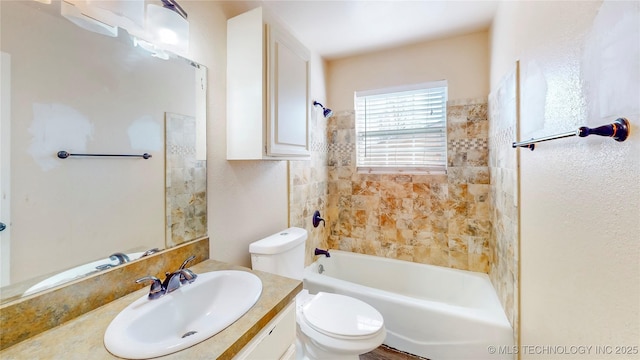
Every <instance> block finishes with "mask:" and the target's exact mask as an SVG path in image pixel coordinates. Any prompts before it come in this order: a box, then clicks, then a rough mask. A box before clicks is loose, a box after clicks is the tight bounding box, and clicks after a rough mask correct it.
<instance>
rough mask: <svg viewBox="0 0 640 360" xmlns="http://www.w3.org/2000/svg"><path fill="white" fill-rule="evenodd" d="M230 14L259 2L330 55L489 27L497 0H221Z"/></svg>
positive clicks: (316, 48)
mask: <svg viewBox="0 0 640 360" xmlns="http://www.w3.org/2000/svg"><path fill="white" fill-rule="evenodd" d="M224 6H225V12H226V13H227V15H229V16H230V17H231V16H235V15H237V14H240V13H242V12H244V11H247V10H249V9H252V8H254V7H256V6H263V7H265V8H267V9H269V10H270V11H271V12H272V13H273V14H275V15H276V16H277V17H278V18H280V19H281V20H282V21H283V22H284V23H285V24H287V25H288V26H289V27H290V28H291V29H292V31H293V32H294V33H295V35H296V37H298V38H299V40H300V41H302V42H303V43H304V44H305V45H306V46H307V47H309V48H311V49H313V50H314V51H316V52H317V53H318V54H319V55H320V56H322V57H324V58H325V59H328V60H332V59H337V58H343V57H348V56H353V55H357V54H362V53H367V52H371V51H376V50H381V49H385V48H391V47H397V46H401V45H406V44H411V43H416V42H421V41H428V40H434V39H438V38H445V37H450V36H455V35H461V34H467V33H471V32H475V31H480V30H484V29H488V28H489V26H490V25H491V21H492V19H493V16H494V14H495V12H496V9H497V6H498V1H452V0H449V1H444V0H441V1H434V0H420V1H418V0H415V1H409V0H386V1H378V0H342V1H333V0H324V1H322V0H310V1H306V0H290V1H274V0H265V1H230V2H225V5H224Z"/></svg>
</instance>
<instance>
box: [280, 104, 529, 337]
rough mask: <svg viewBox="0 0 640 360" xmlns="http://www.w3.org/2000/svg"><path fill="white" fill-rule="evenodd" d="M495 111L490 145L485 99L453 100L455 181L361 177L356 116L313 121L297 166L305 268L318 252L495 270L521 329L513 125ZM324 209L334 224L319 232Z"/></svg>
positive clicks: (451, 173)
mask: <svg viewBox="0 0 640 360" xmlns="http://www.w3.org/2000/svg"><path fill="white" fill-rule="evenodd" d="M493 101H494V102H496V98H493ZM493 106H494V108H493V110H494V111H495V112H494V114H493V115H492V116H493V117H497V116H499V117H500V118H501V119H502V118H504V122H506V123H505V124H503V123H502V122H503V121H500V122H498V123H496V124H493V125H492V126H494V128H493V129H492V130H491V134H492V135H491V141H489V119H488V113H487V112H488V104H487V100H486V99H471V100H463V101H455V102H451V101H450V102H448V104H447V117H448V118H447V122H448V124H447V142H448V146H447V151H448V153H447V163H448V171H447V172H448V173H447V175H382V174H358V173H357V172H356V168H355V130H354V129H355V113H354V111H353V110H351V111H338V112H335V115H334V116H333V117H331V118H329V119H317V120H316V121H315V122H312V127H311V129H312V131H311V134H312V142H311V144H312V149H311V161H310V163H309V161H292V162H290V165H289V166H290V167H289V172H290V174H289V175H290V176H289V186H290V194H289V197H290V200H289V203H290V224H291V226H298V227H302V228H306V229H307V230H308V231H309V239H308V240H307V246H306V257H305V263H306V264H307V265H308V264H310V263H311V262H312V261H313V259H314V256H313V249H314V248H316V247H320V248H334V249H341V250H346V251H352V252H356V253H364V254H369V255H376V256H383V257H389V258H395V259H401V260H408V261H413V262H418V263H427V264H433V265H440V266H446V267H452V268H458V269H463V270H471V271H478V272H484V273H488V274H489V276H490V278H491V281H492V283H493V284H494V287H495V288H496V290H497V292H498V296H499V298H500V301H501V303H502V305H503V307H504V308H505V312H506V314H507V317H508V319H509V321H510V322H511V324H512V325H514V326H517V321H516V319H517V308H516V307H515V305H514V304H515V301H516V300H515V297H517V294H515V293H516V292H517V276H516V269H517V262H516V260H515V257H514V254H515V253H514V251H515V250H514V249H515V246H514V245H513V244H514V243H515V239H516V238H517V237H516V236H517V231H516V230H517V220H516V219H517V216H516V215H517V207H516V206H515V205H513V199H514V196H515V194H514V185H513V184H514V179H515V169H514V166H515V165H513V166H512V163H511V160H512V159H511V158H512V157H513V156H514V153H513V151H512V149H511V146H510V143H509V141H511V139H512V138H513V136H512V135H513V134H512V132H513V126H514V124H513V121H514V120H513V119H512V118H506V116H507V115H509V114H511V111H508V112H507V111H506V110H505V111H502V112H500V113H499V112H498V111H497V107H496V106H495V104H494V105H493ZM503 107H504V106H503ZM500 114H502V115H500ZM509 116H511V115H509ZM492 121H497V120H495V119H493V120H492ZM325 133H326V136H327V140H326V141H325V140H324V139H322V138H319V137H317V135H316V138H314V137H313V135H314V134H325ZM507 143H508V144H507ZM504 144H507V145H504ZM490 145H491V149H492V151H493V154H492V155H491V156H493V160H492V161H493V163H492V165H491V171H490V163H489V153H490V150H489V146H490ZM506 157H509V162H508V164H506V163H504V161H503V160H497V159H503V158H506ZM505 164H506V165H505ZM509 204H511V205H509ZM316 209H318V210H320V211H321V213H322V215H323V217H324V218H325V219H326V225H327V226H326V228H323V227H322V225H321V226H320V227H319V228H313V227H312V226H311V217H312V215H313V211H314V210H316Z"/></svg>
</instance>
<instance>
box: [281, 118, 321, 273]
mask: <svg viewBox="0 0 640 360" xmlns="http://www.w3.org/2000/svg"><path fill="white" fill-rule="evenodd" d="M309 128H310V130H311V135H310V136H311V139H310V143H311V157H310V159H309V160H296V161H289V226H296V227H300V228H303V229H306V230H307V231H308V233H309V238H308V239H307V242H306V256H305V264H306V265H309V264H310V263H311V262H313V259H314V255H313V250H314V249H315V248H316V247H318V248H327V238H328V234H329V224H328V222H327V223H326V225H327V226H323V225H322V223H321V224H320V226H318V227H317V228H314V227H313V225H312V218H313V213H314V211H316V210H318V211H320V214H321V215H322V217H325V218H326V206H327V179H328V173H327V155H328V152H327V150H328V146H327V139H326V136H325V134H326V128H327V119H325V118H324V116H322V112H321V111H316V109H315V108H314V110H313V111H312V116H311V119H310V124H309Z"/></svg>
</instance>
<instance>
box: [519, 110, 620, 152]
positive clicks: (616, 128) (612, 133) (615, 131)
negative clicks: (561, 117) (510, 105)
mask: <svg viewBox="0 0 640 360" xmlns="http://www.w3.org/2000/svg"><path fill="white" fill-rule="evenodd" d="M589 135H599V136H608V137H612V138H613V139H614V140H616V141H620V142H622V141H625V140H626V139H627V137H628V136H629V120H627V119H625V118H618V119H616V121H614V122H612V123H611V124H607V125H602V126H598V127H597V128H589V127H586V126H582V127H580V128H579V129H578V130H576V131H569V132H565V133H562V134H557V135H550V136H545V137H541V138H537V139H531V140H526V141H520V142H514V143H513V144H511V147H513V148H517V147H523V148H528V149H530V150H531V151H533V150H535V148H536V145H535V144H536V143H539V142H543V141H549V140H556V139H562V138H566V137H572V136H579V137H587V136H589Z"/></svg>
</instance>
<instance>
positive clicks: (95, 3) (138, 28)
mask: <svg viewBox="0 0 640 360" xmlns="http://www.w3.org/2000/svg"><path fill="white" fill-rule="evenodd" d="M86 3H87V6H89V7H91V8H93V9H95V10H96V11H99V12H100V13H99V14H100V15H101V16H102V17H103V19H102V20H105V21H107V22H109V23H110V24H112V25H114V26H117V27H119V28H121V29H125V30H127V32H129V34H140V33H142V32H143V31H144V0H86Z"/></svg>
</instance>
